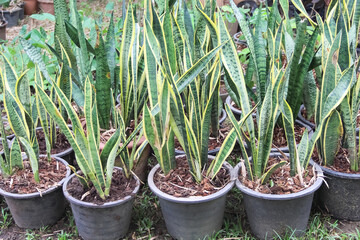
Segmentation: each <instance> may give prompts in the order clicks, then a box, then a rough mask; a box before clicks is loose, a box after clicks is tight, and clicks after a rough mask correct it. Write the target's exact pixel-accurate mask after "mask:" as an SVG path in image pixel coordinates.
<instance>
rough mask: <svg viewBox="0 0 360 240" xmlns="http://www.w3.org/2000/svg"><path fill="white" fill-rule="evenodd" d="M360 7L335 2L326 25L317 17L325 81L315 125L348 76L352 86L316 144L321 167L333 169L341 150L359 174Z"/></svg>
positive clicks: (350, 3)
mask: <svg viewBox="0 0 360 240" xmlns="http://www.w3.org/2000/svg"><path fill="white" fill-rule="evenodd" d="M359 16H360V3H359V2H358V1H357V3H356V4H354V3H352V2H346V1H332V2H331V4H330V6H329V9H328V12H327V17H326V20H325V22H323V21H322V20H321V18H320V17H319V16H317V19H318V22H319V26H320V29H321V32H322V39H321V41H322V78H321V79H319V80H320V82H319V84H321V88H320V91H319V97H318V101H317V108H316V115H315V122H316V125H317V127H320V126H319V123H320V121H321V119H322V118H323V117H324V115H323V112H324V102H325V101H326V100H327V98H328V96H329V94H330V92H331V91H333V89H334V86H335V85H336V84H337V83H338V82H339V78H340V77H341V76H342V75H344V74H347V75H348V76H349V77H350V78H351V79H352V82H351V86H350V88H349V89H347V91H346V92H345V94H346V96H345V98H344V100H343V101H342V102H341V104H340V106H339V107H338V108H337V109H334V111H332V112H331V114H330V116H329V117H328V118H327V119H326V124H325V126H324V129H323V132H322V134H321V137H320V139H319V141H318V144H317V149H318V153H319V157H320V161H321V162H322V164H324V165H326V166H331V165H333V163H334V160H335V158H336V156H337V153H338V151H339V149H340V148H344V149H346V150H347V152H348V156H347V157H348V160H349V161H350V169H351V170H352V171H358V170H359V156H360V155H359V149H358V147H357V140H356V135H357V131H356V127H357V116H358V111H359V107H360V95H359V91H360V78H357V75H356V69H358V68H359V63H360V61H359V59H357V58H356V46H357V44H358V37H357V36H358V34H359Z"/></svg>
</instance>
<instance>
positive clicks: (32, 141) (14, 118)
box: [0, 55, 56, 182]
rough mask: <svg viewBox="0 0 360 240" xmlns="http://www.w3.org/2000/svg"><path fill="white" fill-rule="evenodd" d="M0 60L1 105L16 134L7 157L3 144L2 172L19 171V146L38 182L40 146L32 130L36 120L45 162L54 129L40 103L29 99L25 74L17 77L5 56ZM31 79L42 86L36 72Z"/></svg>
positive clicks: (29, 92)
mask: <svg viewBox="0 0 360 240" xmlns="http://www.w3.org/2000/svg"><path fill="white" fill-rule="evenodd" d="M3 59H4V63H5V71H4V73H2V72H1V70H0V75H1V81H2V83H3V86H4V89H3V102H4V108H5V111H6V113H7V117H8V122H9V125H10V127H11V129H12V130H13V132H14V134H15V140H14V142H13V143H12V147H11V151H10V155H9V152H8V150H7V147H6V145H5V144H6V143H5V142H4V141H3V145H4V147H5V159H6V160H5V161H4V160H3V159H2V160H1V161H2V163H1V165H2V166H3V167H2V168H3V170H4V171H3V172H5V173H7V174H11V173H12V171H13V168H14V167H15V166H18V167H22V158H21V151H20V144H21V145H22V146H23V149H24V150H25V151H26V154H27V156H28V159H29V161H30V165H31V168H32V171H33V173H34V178H35V181H37V182H39V170H38V157H39V145H38V140H37V137H36V132H35V129H36V126H37V123H38V119H39V120H40V124H41V126H42V128H43V132H44V136H45V141H46V152H47V158H48V160H49V161H50V160H51V157H50V151H51V148H52V146H53V144H54V143H55V138H56V135H55V133H54V130H55V129H54V125H53V124H52V123H51V121H50V119H49V118H48V116H47V114H46V111H45V109H44V108H43V105H42V104H41V103H40V100H39V98H38V95H36V94H35V97H34V98H32V96H31V90H30V84H29V80H28V78H27V76H26V72H23V73H22V74H21V75H20V76H18V75H17V73H16V71H15V70H14V68H13V66H12V65H11V64H10V62H9V61H8V59H7V58H6V57H5V56H4V55H3ZM34 79H35V81H36V82H38V83H39V84H42V82H43V81H42V80H41V76H40V75H39V71H38V70H36V71H35V76H34ZM3 130H4V129H3V126H1V131H2V136H5V132H4V131H3ZM20 163H21V164H20ZM4 166H6V167H5V168H6V170H5V168H4Z"/></svg>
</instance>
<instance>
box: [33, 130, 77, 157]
mask: <svg viewBox="0 0 360 240" xmlns="http://www.w3.org/2000/svg"><path fill="white" fill-rule="evenodd" d="M36 137H37V139H38V142H39V152H40V154H46V141H45V135H44V131H43V130H42V129H41V130H36ZM69 148H71V145H70V143H69V141H68V140H67V139H66V137H65V135H64V134H63V133H61V132H60V129H56V142H55V143H54V145H53V148H52V149H51V154H58V153H61V152H64V151H66V150H68V149H69Z"/></svg>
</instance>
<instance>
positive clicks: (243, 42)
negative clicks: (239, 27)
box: [233, 32, 248, 46]
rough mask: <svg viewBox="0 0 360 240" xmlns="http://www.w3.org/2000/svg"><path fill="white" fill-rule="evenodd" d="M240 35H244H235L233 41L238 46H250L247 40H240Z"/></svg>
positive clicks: (239, 33)
mask: <svg viewBox="0 0 360 240" xmlns="http://www.w3.org/2000/svg"><path fill="white" fill-rule="evenodd" d="M239 35H242V32H237V33H235V34H234V36H233V39H234V42H235V43H236V44H243V45H245V46H248V45H247V43H246V41H245V40H240V37H239Z"/></svg>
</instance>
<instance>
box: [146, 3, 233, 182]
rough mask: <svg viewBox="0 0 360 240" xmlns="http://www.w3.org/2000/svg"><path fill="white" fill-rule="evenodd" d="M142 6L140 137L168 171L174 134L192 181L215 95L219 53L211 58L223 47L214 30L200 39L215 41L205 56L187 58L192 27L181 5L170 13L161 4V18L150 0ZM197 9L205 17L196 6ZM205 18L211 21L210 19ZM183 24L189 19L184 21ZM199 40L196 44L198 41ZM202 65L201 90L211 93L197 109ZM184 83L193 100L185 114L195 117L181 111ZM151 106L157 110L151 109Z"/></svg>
mask: <svg viewBox="0 0 360 240" xmlns="http://www.w3.org/2000/svg"><path fill="white" fill-rule="evenodd" d="M146 6H148V9H149V11H147V12H146V13H145V16H146V17H145V23H144V31H145V42H144V45H145V50H144V54H145V69H146V79H147V85H148V86H149V88H148V94H149V105H150V106H149V107H150V108H148V107H145V109H144V128H145V130H144V132H145V136H146V138H147V139H148V141H149V143H150V145H151V146H152V147H153V150H154V152H155V155H156V156H157V159H158V161H159V163H160V166H161V168H162V169H163V171H164V172H165V174H167V173H168V172H169V171H170V170H171V169H172V168H174V167H175V161H174V134H175V135H176V136H177V138H178V140H179V142H180V144H181V145H182V147H183V149H184V150H185V153H186V155H187V160H188V162H189V166H190V169H191V171H192V172H193V173H194V176H195V179H196V180H197V181H200V180H201V179H202V176H201V169H202V166H204V163H205V162H207V155H208V154H207V152H208V140H209V133H210V118H211V113H212V111H213V101H214V97H213V96H214V94H217V91H218V84H219V77H220V62H219V57H215V56H216V54H217V53H218V51H219V50H220V49H221V47H222V45H220V46H218V41H217V39H218V34H217V32H216V31H213V32H212V34H213V33H215V35H212V36H211V37H215V38H213V39H211V38H208V37H207V38H206V39H205V38H204V40H203V41H204V42H203V44H214V45H213V46H214V47H213V48H212V49H210V50H209V51H207V52H206V53H205V54H201V55H198V57H196V56H195V57H194V58H192V56H193V55H196V54H197V53H194V52H193V50H195V49H192V48H191V46H192V45H191V44H189V42H190V39H191V41H193V40H194V39H192V37H191V36H193V35H189V33H190V32H192V31H193V29H192V26H189V25H187V27H186V26H185V25H184V22H185V21H188V20H189V19H187V17H188V15H187V14H188V13H187V12H186V11H187V10H186V5H182V6H179V5H177V8H176V12H172V11H171V10H170V7H169V5H165V9H164V13H163V18H162V20H161V18H160V17H159V15H158V14H157V13H156V11H152V9H154V6H153V5H152V4H151V2H150V1H147V2H146ZM173 10H174V9H173ZM172 13H174V14H172ZM199 13H201V14H203V15H205V13H202V11H201V10H199ZM204 20H205V19H204ZM206 21H210V22H211V23H212V21H211V20H210V19H209V18H208V20H206ZM206 21H205V22H204V23H205V25H204V26H205V27H206ZM169 24H170V25H169ZM187 24H190V23H189V22H187ZM212 24H214V23H212ZM171 26H173V27H171ZM190 27H191V28H190ZM202 30H206V28H204V29H202ZM202 30H201V31H202ZM211 30H213V28H212V29H211ZM199 31H200V30H199ZM164 36H165V37H164ZM198 36H200V34H199V35H198ZM212 40H214V41H212ZM195 41H199V40H195ZM175 43H176V45H175ZM198 44H200V45H201V42H198ZM165 46H166V47H165ZM214 57H215V58H214ZM212 59H213V60H212ZM193 62H194V63H193ZM208 65H209V67H208ZM204 69H210V72H209V74H208V75H209V78H208V80H207V81H209V83H208V84H209V86H210V87H209V89H207V90H206V91H209V92H210V93H209V95H210V97H208V98H205V99H204V100H203V101H204V102H205V104H204V106H203V107H204V109H199V107H200V106H199V105H197V104H196V103H199V102H200V101H201V99H197V97H198V96H199V92H200V91H205V89H200V88H201V87H202V86H203V85H200V83H199V82H200V81H201V79H203V80H205V79H204V78H202V77H201V75H202V74H204V72H203V71H204ZM179 76H180V77H179ZM187 85H189V89H190V90H189V91H190V94H191V98H192V100H193V101H195V102H194V103H192V106H191V109H192V110H191V114H190V115H195V114H197V115H198V116H197V118H196V117H187V115H186V114H185V111H184V102H183V101H182V98H181V96H180V93H181V92H182V91H183V90H185V89H186V86H187ZM203 96H204V95H203ZM156 105H157V106H158V107H156ZM156 108H158V110H157V112H158V113H159V114H154V113H153V111H150V109H156ZM193 126H197V128H196V129H195V128H194V127H193ZM195 132H196V133H195ZM234 143H235V142H234Z"/></svg>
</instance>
